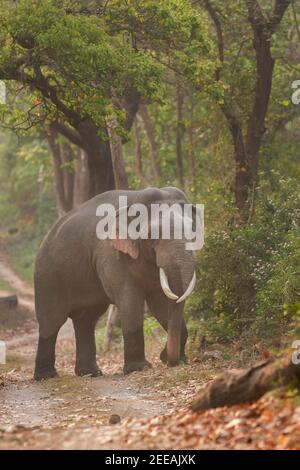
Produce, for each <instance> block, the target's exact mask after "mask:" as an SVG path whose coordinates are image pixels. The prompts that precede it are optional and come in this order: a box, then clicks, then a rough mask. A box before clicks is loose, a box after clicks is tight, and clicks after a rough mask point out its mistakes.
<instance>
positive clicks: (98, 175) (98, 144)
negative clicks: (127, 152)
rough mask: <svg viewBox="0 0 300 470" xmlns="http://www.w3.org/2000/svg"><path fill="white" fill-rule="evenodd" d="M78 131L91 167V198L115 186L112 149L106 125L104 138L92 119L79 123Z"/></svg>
mask: <svg viewBox="0 0 300 470" xmlns="http://www.w3.org/2000/svg"><path fill="white" fill-rule="evenodd" d="M77 130H78V133H79V134H80V137H81V139H82V141H83V148H84V149H85V150H86V153H87V160H88V169H89V198H91V197H93V196H95V195H96V194H100V193H103V192H105V191H109V190H111V189H114V188H115V180H114V173H113V166H112V158H111V150H110V144H109V138H108V132H107V129H106V127H105V128H104V129H102V132H103V138H101V137H100V136H99V135H98V129H97V126H96V124H95V123H94V121H93V120H92V119H89V118H87V119H84V120H83V121H81V122H80V123H79V124H78V127H77Z"/></svg>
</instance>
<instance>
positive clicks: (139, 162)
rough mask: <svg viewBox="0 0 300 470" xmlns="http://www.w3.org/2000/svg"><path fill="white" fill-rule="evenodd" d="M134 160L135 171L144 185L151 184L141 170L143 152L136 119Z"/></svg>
mask: <svg viewBox="0 0 300 470" xmlns="http://www.w3.org/2000/svg"><path fill="white" fill-rule="evenodd" d="M134 127H135V160H136V164H135V165H136V166H135V168H136V172H137V175H138V177H139V179H140V180H141V182H142V183H143V185H144V186H146V187H147V186H148V187H149V186H151V184H150V182H149V181H148V179H147V177H146V175H145V174H144V170H143V154H142V139H141V129H140V126H139V123H138V120H137V119H136V121H135V126H134Z"/></svg>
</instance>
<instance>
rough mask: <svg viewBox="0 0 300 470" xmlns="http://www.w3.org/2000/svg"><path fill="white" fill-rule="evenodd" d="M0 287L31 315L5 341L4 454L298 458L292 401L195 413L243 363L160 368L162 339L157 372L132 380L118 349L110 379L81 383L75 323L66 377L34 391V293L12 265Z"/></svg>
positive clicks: (64, 339) (68, 336)
mask: <svg viewBox="0 0 300 470" xmlns="http://www.w3.org/2000/svg"><path fill="white" fill-rule="evenodd" d="M0 277H2V278H3V279H5V280H6V282H9V283H10V285H11V286H12V291H14V292H17V294H18V295H19V298H20V302H25V303H26V305H27V307H29V306H31V307H30V308H31V317H30V321H28V322H26V323H25V324H24V326H23V328H21V329H20V328H17V329H15V330H13V331H10V332H7V331H6V332H5V331H3V330H2V331H0V337H1V335H2V339H5V340H6V344H7V353H8V363H7V364H6V365H5V366H1V365H0V449H114V450H118V449H300V447H299V446H300V444H299V443H300V406H299V404H298V402H297V400H296V399H295V401H294V399H293V397H291V398H287V397H286V396H285V395H283V396H282V397H280V396H279V397H272V396H270V397H267V398H266V399H261V400H260V401H258V402H257V403H254V404H245V405H240V406H238V405H237V406H235V407H230V408H219V409H216V410H208V411H207V412H198V413H192V412H191V411H190V410H189V409H188V408H187V405H188V404H189V403H190V401H191V399H192V397H193V396H194V394H195V392H196V391H197V390H198V388H199V386H200V385H202V384H205V383H207V382H208V381H209V380H211V378H212V377H213V376H215V375H216V374H217V373H218V372H219V371H221V370H222V371H224V370H226V369H228V368H232V367H233V366H235V367H236V365H237V361H236V359H235V361H230V360H229V359H228V358H227V359H225V358H224V359H222V358H220V357H218V359H217V360H216V359H214V356H211V359H209V360H208V361H207V360H204V359H200V360H198V358H196V359H197V360H196V362H192V363H191V364H190V365H185V366H179V367H175V368H171V369H170V368H166V367H165V366H163V365H162V364H161V363H160V361H159V360H158V356H159V351H160V350H161V349H162V346H163V343H164V341H165V338H163V337H162V335H161V333H160V332H159V333H158V335H155V337H154V338H152V342H151V343H150V344H148V345H147V346H148V347H146V351H147V358H148V359H150V361H151V362H152V364H153V366H154V367H153V369H152V370H147V371H143V372H135V373H133V374H131V375H130V376H126V377H124V376H123V374H122V363H123V358H122V346H121V345H120V346H118V347H116V348H115V350H113V351H111V352H109V353H105V354H104V353H100V354H99V355H98V359H99V364H100V365H101V368H102V370H103V372H104V376H103V377H99V378H90V377H83V378H79V377H76V376H75V375H74V372H73V367H74V360H75V357H74V351H75V345H74V338H73V328H72V324H71V323H68V322H67V323H66V324H65V325H64V327H63V328H62V329H61V332H60V334H59V338H58V343H57V368H58V371H59V374H60V376H59V377H58V378H56V379H51V380H48V381H43V382H40V383H37V382H34V381H33V380H32V373H33V365H34V356H35V349H36V342H37V325H36V322H35V320H34V312H33V292H32V289H31V287H30V286H28V285H26V284H25V283H23V282H22V280H21V279H19V278H18V276H17V275H16V274H15V273H14V272H13V271H12V270H11V268H10V267H9V266H7V264H6V263H5V261H4V260H0ZM8 333H9V334H8ZM3 335H4V336H3ZM240 356H241V357H242V353H240ZM296 396H298V395H296ZM113 422H114V423H115V424H113Z"/></svg>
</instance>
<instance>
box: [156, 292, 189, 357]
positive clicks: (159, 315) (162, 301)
mask: <svg viewBox="0 0 300 470" xmlns="http://www.w3.org/2000/svg"><path fill="white" fill-rule="evenodd" d="M147 304H148V307H149V310H150V312H151V314H152V315H153V316H154V318H156V320H157V321H158V323H159V324H160V325H161V326H162V327H163V329H164V330H165V331H166V332H168V299H167V298H166V296H165V295H164V294H163V293H159V294H156V295H152V296H149V298H147ZM187 338H188V331H187V327H186V323H185V320H184V318H183V319H182V323H181V337H180V361H181V362H184V363H186V362H187V359H186V355H185V345H186V342H187ZM159 357H160V360H161V361H162V362H163V363H164V364H167V362H168V356H167V345H165V347H164V349H163V350H162V352H161V353H160V356H159Z"/></svg>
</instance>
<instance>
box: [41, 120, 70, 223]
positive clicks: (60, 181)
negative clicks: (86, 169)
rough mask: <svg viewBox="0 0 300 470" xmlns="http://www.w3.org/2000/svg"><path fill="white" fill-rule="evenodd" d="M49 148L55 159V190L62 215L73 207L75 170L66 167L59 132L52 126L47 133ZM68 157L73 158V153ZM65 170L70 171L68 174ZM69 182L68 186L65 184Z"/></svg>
mask: <svg viewBox="0 0 300 470" xmlns="http://www.w3.org/2000/svg"><path fill="white" fill-rule="evenodd" d="M47 139H48V145H49V150H50V153H51V155H52V159H53V168H54V180H55V192H56V207H57V213H58V215H59V216H62V215H63V214H65V213H66V212H68V211H69V210H71V209H72V207H73V196H72V193H73V189H72V188H73V184H74V183H73V181H74V170H72V168H68V169H65V168H64V166H63V165H64V163H65V162H64V160H63V156H62V146H61V145H60V144H59V142H58V132H57V131H56V129H55V128H54V127H52V126H51V127H50V128H49V131H48V133H47ZM65 158H67V159H69V160H70V159H71V160H72V157H71V154H68V155H67V156H65ZM65 170H67V171H68V173H69V174H68V175H67V176H66V175H65V174H64V173H65ZM71 179H72V182H71V181H70V180H71ZM66 183H67V186H68V187H66V186H65V184H66Z"/></svg>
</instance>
